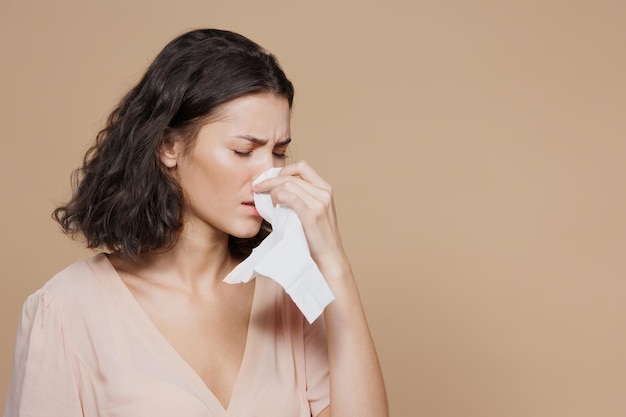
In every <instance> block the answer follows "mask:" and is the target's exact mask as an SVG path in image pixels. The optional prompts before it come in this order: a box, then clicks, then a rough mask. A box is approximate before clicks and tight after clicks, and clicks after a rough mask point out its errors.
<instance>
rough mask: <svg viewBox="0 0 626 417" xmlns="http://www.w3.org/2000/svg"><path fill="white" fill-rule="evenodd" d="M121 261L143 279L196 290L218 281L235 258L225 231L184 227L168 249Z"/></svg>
mask: <svg viewBox="0 0 626 417" xmlns="http://www.w3.org/2000/svg"><path fill="white" fill-rule="evenodd" d="M118 260H119V258H118ZM124 264H125V265H124V267H123V269H126V270H128V272H131V273H132V274H133V275H135V276H137V277H139V278H141V279H143V280H148V281H151V282H153V283H155V284H160V285H164V286H171V287H177V288H179V289H181V290H183V291H190V292H193V293H199V292H204V290H207V289H209V290H210V289H214V288H215V287H216V286H218V285H221V284H222V280H223V279H224V278H225V277H226V275H227V274H228V273H229V272H230V271H231V270H232V268H234V266H235V265H236V264H237V261H236V260H234V259H233V258H232V256H231V254H230V251H229V249H228V235H227V234H226V233H223V232H218V231H213V232H212V233H208V234H204V235H201V234H199V233H193V230H190V229H189V228H188V227H187V228H185V230H183V232H182V233H181V236H180V237H179V239H178V241H177V242H176V244H175V245H174V246H173V247H172V248H171V249H169V250H168V251H166V252H162V253H154V254H148V255H144V256H142V257H141V258H140V259H139V260H137V261H135V262H132V265H131V264H129V263H127V262H124Z"/></svg>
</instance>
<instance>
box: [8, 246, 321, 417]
mask: <svg viewBox="0 0 626 417" xmlns="http://www.w3.org/2000/svg"><path fill="white" fill-rule="evenodd" d="M328 404H329V381H328V355H327V348H326V338H325V331H324V322H323V319H322V318H320V319H318V320H317V321H315V322H314V323H313V324H312V325H309V324H308V323H307V322H306V320H304V319H303V316H302V314H301V313H300V312H299V311H298V310H297V308H296V307H295V305H294V304H293V303H292V302H291V300H290V299H289V298H288V297H287V296H286V295H285V293H284V291H283V290H282V288H281V287H280V286H278V284H276V283H274V281H272V280H269V279H265V278H259V279H257V282H256V285H255V290H254V299H253V303H252V312H251V316H250V324H249V328H248V338H247V341H246V346H245V351H244V355H243V360H242V363H241V368H240V370H239V374H238V376H237V380H236V382H235V386H234V388H233V392H232V397H231V399H230V403H229V406H228V408H227V409H224V407H223V406H222V404H221V403H220V402H219V401H218V400H217V398H216V397H215V395H213V393H212V392H211V391H210V390H209V389H208V387H207V386H206V385H205V384H204V382H203V381H202V379H201V378H200V377H199V376H198V374H197V373H196V372H195V371H194V370H193V369H192V368H191V367H190V366H189V365H188V364H187V363H186V362H185V361H184V360H183V359H182V357H181V356H180V355H179V354H178V353H177V352H176V351H175V350H174V348H173V347H172V346H171V345H170V344H169V342H168V341H167V340H166V339H165V338H164V337H163V336H162V335H161V333H159V331H158V330H157V328H156V327H155V326H154V325H153V324H152V322H151V321H150V319H149V318H148V316H147V315H146V314H145V312H144V311H143V309H142V308H141V307H140V306H139V304H138V303H137V301H136V300H135V298H134V297H133V295H132V294H131V293H130V291H129V290H128V288H127V287H126V285H125V284H124V283H123V282H122V280H121V279H120V277H119V275H118V274H117V272H116V271H115V269H114V268H113V266H112V265H111V263H110V262H109V260H108V258H107V257H106V255H104V254H98V255H96V256H94V257H93V258H90V259H87V260H84V261H80V262H77V263H75V264H73V265H71V266H69V267H68V268H67V269H65V270H64V271H62V272H61V273H59V274H58V275H56V276H55V277H54V278H52V279H51V280H50V281H48V283H46V284H45V285H44V286H43V287H42V288H41V289H40V290H38V291H37V292H36V293H34V294H33V295H31V296H30V297H29V298H28V299H27V300H26V303H25V304H24V309H23V312H22V318H21V320H20V325H19V329H18V334H17V342H16V348H15V360H14V365H13V374H12V377H11V383H10V387H9V395H8V399H7V405H6V410H5V413H6V414H5V417H15V416H22V417H47V416H55V417H78V416H87V417H92V416H111V417H113V416H115V417H143V416H146V417H161V416H162V417H172V416H184V417H200V416H215V417H222V416H224V417H225V416H242V417H243V416H246V417H282V416H284V417H297V416H301V417H310V416H316V415H317V414H319V413H320V412H321V411H322V410H323V409H324V408H325V407H326V406H327V405H328Z"/></svg>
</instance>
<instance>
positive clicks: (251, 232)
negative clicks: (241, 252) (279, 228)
mask: <svg viewBox="0 0 626 417" xmlns="http://www.w3.org/2000/svg"><path fill="white" fill-rule="evenodd" d="M260 230H261V222H260V221H259V223H258V224H257V225H255V226H254V227H242V228H239V229H238V230H233V231H232V232H231V233H229V234H230V235H231V236H233V237H236V238H238V239H250V238H253V237H255V236H256V235H257V234H259V231H260Z"/></svg>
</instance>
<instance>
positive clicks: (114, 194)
mask: <svg viewBox="0 0 626 417" xmlns="http://www.w3.org/2000/svg"><path fill="white" fill-rule="evenodd" d="M261 92H270V93H274V94H277V95H281V96H284V97H285V98H287V100H288V102H289V107H290V108H291V106H292V104H293V95H294V89H293V85H292V83H291V82H290V81H289V80H288V79H287V77H286V76H285V73H284V72H283V70H282V69H281V68H280V66H279V64H278V62H277V60H276V58H275V57H274V56H273V55H272V54H270V53H268V52H266V51H265V50H264V49H263V48H262V47H261V46H259V45H258V44H256V43H255V42H253V41H251V40H250V39H248V38H246V37H244V36H242V35H239V34H237V33H234V32H230V31H225V30H218V29H203V30H194V31H191V32H188V33H185V34H183V35H181V36H179V37H177V38H176V39H174V40H172V41H171V42H170V43H169V44H168V45H167V46H165V48H164V49H163V50H162V51H161V52H160V53H159V54H158V55H157V57H156V58H155V60H154V61H153V62H152V64H151V65H150V66H149V68H148V70H147V71H146V73H145V75H144V76H143V78H142V79H141V81H139V83H138V84H137V85H136V86H135V87H134V88H133V89H131V90H130V91H129V92H128V94H126V96H124V97H123V98H122V100H121V101H120V103H119V104H118V106H117V107H116V108H115V109H114V110H113V112H112V113H111V115H110V116H109V118H108V120H107V123H106V126H105V127H104V129H102V130H101V131H100V132H99V133H98V135H97V137H96V142H95V144H94V145H93V146H92V147H91V148H90V149H89V150H88V151H87V153H86V155H85V158H84V161H83V165H82V167H81V168H79V169H77V170H76V171H74V173H73V174H72V179H73V181H72V183H73V190H74V191H73V195H72V197H71V200H70V201H69V202H68V203H67V204H64V205H62V206H60V207H58V208H57V209H55V210H54V212H53V213H52V217H53V218H54V219H55V220H56V221H57V222H58V223H59V224H60V225H61V227H62V229H63V231H64V232H65V233H67V234H70V235H72V236H73V237H75V236H76V235H77V234H82V236H84V238H85V239H86V244H87V246H88V247H90V248H106V249H108V250H110V251H116V252H118V253H120V254H121V255H122V256H126V257H130V258H136V257H138V256H140V255H142V254H145V253H154V252H159V251H163V250H167V249H169V248H171V247H172V246H173V245H174V244H175V243H176V241H177V239H178V236H179V234H180V231H181V230H182V227H183V216H184V212H185V204H186V203H185V198H184V195H183V192H182V189H181V187H180V186H179V184H178V182H177V181H176V180H175V178H174V177H173V176H172V175H171V174H170V172H169V171H168V169H167V168H166V167H165V166H163V164H162V163H161V160H160V157H159V154H160V149H161V146H162V145H163V144H164V143H165V142H166V141H170V140H181V139H182V140H185V142H186V144H185V149H190V148H191V147H192V146H193V145H194V144H195V138H196V136H197V133H198V131H199V129H200V127H202V125H203V123H206V121H207V120H208V119H209V118H210V117H211V115H213V114H214V113H215V112H216V110H217V108H218V107H219V106H221V105H223V104H225V103H226V102H228V101H230V100H233V99H236V98H238V97H241V96H244V95H247V94H253V93H261ZM269 231H270V227H269V224H267V223H266V222H263V225H262V227H261V229H260V231H259V233H258V234H257V236H255V237H253V238H249V239H242V238H236V237H234V236H230V240H229V248H230V251H231V253H232V254H233V256H235V257H237V258H243V257H245V256H247V255H249V253H250V251H251V250H252V248H253V247H255V246H256V245H257V244H258V243H259V242H260V240H262V239H263V238H264V237H265V236H267V234H268V233H269Z"/></svg>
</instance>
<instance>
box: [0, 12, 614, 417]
mask: <svg viewBox="0 0 626 417" xmlns="http://www.w3.org/2000/svg"><path fill="white" fill-rule="evenodd" d="M625 22H626V2H624V1H623V0H614V1H609V0H596V1H590V0H587V1H582V0H572V1H556V0H549V1H545V0H541V1H540V0H510V1H506V2H505V1H495V0H492V1H489V0H482V1H480V0H479V1H462V0H438V1H420V0H416V1H409V0H406V1H401V0H387V1H384V2H383V1H378V2H371V1H365V0H359V1H357V0H347V1H329V0H321V1H293V0H292V1H280V0H265V1H248V2H242V1H222V2H215V1H207V0H205V1H199V0H196V1H186V2H185V1H180V2H173V1H168V2H166V1H153V0H151V1H149V0H131V1H127V0H109V1H107V2H96V1H84V0H83V1H74V2H72V1H67V0H57V1H54V2H52V1H44V0H31V1H17V0H15V1H13V0H0V46H1V50H0V51H1V55H0V103H1V107H0V140H1V142H0V143H1V147H0V167H1V169H2V175H1V177H0V187H1V190H2V194H1V198H2V200H1V207H2V220H1V221H2V233H1V241H0V243H1V245H2V246H1V248H0V249H1V250H0V256H1V258H0V264H1V268H2V269H1V270H2V278H1V282H0V286H1V288H0V312H1V314H0V393H1V394H0V398H4V393H6V388H7V385H8V382H9V375H10V369H11V362H12V355H13V343H14V336H15V330H16V326H17V322H18V318H19V314H20V308H21V305H22V303H23V301H24V299H25V298H26V296H27V295H28V294H30V293H32V292H33V291H35V290H36V289H37V288H39V287H40V286H41V285H42V284H43V283H44V282H45V281H47V280H48V279H49V278H50V277H52V276H53V275H54V274H55V273H56V272H58V271H59V270H60V269H62V268H64V267H65V266H67V265H68V264H70V263H71V262H74V261H75V260H78V259H81V258H84V257H87V256H91V254H92V252H89V251H87V250H85V249H83V248H82V246H81V244H80V242H73V241H72V240H71V239H69V238H67V237H65V236H64V235H62V234H61V232H60V231H59V229H58V227H57V226H56V225H55V224H54V223H53V222H52V220H51V219H50V212H51V211H52V210H53V209H54V207H55V205H56V204H58V203H60V202H63V201H65V200H66V199H67V198H68V197H69V195H70V181H69V176H70V173H71V171H72V170H73V169H74V168H76V167H77V166H78V165H79V164H80V162H81V159H82V157H83V154H84V152H85V150H86V149H87V148H88V147H89V145H90V144H91V143H92V141H93V139H94V137H95V135H96V133H97V131H98V130H99V129H100V128H101V127H102V126H103V123H104V120H105V117H106V116H107V115H108V113H109V112H110V110H111V109H112V108H113V106H114V105H115V104H116V102H117V101H118V100H119V98H120V97H121V96H122V94H124V93H125V92H126V91H127V90H128V89H129V88H130V87H131V86H132V85H133V83H135V82H136V81H137V80H138V77H139V76H140V75H141V74H142V73H143V71H144V70H145V69H146V66H147V65H148V63H149V62H150V61H151V60H152V59H153V58H154V56H155V55H156V53H157V52H158V51H159V50H160V49H161V48H162V47H163V46H164V45H165V43H167V42H168V41H169V40H170V39H172V38H173V37H175V36H177V35H179V34H181V33H183V32H185V31H187V30H189V29H194V28H199V27H218V28H223V29H230V30H234V31H237V32H240V33H242V34H244V35H246V36H249V37H250V38H252V39H254V40H255V41H257V42H259V43H260V44H261V45H263V46H264V47H266V48H267V49H268V50H270V51H271V52H273V53H275V54H276V55H277V56H278V58H279V60H280V62H281V64H282V66H283V67H284V69H285V71H286V72H287V74H288V76H289V77H290V78H291V79H292V81H293V82H294V84H295V86H296V100H295V107H294V112H293V126H292V127H293V137H294V140H295V144H294V145H295V146H294V148H293V153H292V155H293V158H292V159H294V160H295V159H306V160H307V161H308V162H309V163H311V164H312V165H313V166H314V167H315V168H316V169H317V170H318V171H319V172H320V173H321V175H322V176H324V177H325V179H326V180H328V181H329V182H330V183H332V184H333V186H334V189H335V194H336V204H337V209H338V212H339V218H340V225H341V228H342V233H343V237H344V241H345V246H346V249H347V251H348V253H349V255H350V257H351V260H352V263H353V267H354V270H355V271H356V273H357V277H358V281H359V286H360V289H361V292H362V297H363V300H364V304H365V307H366V310H367V314H368V318H369V321H370V325H371V329H372V332H373V335H374V337H375V341H376V345H377V348H378V351H379V355H380V360H381V363H382V367H383V371H384V375H385V379H386V383H387V389H388V392H389V399H390V403H391V410H392V415H393V416H396V417H400V416H406V417H409V416H424V417H444V416H445V417H472V416H476V417H479V416H480V417H503V416H506V417H518V416H519V417H527V416H533V417H544V416H545V417H555V416H567V417H577V416H581V417H583V416H585V417H588V416H602V417H613V416H615V417H618V416H619V417H623V416H624V415H626V395H625V394H624V393H625V392H626V353H625V352H626V302H625V301H626V300H625V298H626V296H625V294H626V279H625V278H626V163H625V159H626V81H625V80H626V47H625V45H626V24H625ZM0 406H2V404H0Z"/></svg>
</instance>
